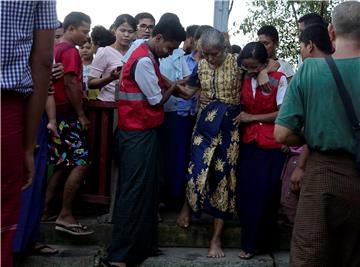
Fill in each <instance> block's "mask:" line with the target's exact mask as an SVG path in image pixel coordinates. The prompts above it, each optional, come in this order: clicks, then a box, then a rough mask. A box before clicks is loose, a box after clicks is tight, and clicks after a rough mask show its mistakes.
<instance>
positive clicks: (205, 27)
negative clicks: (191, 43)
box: [194, 25, 213, 41]
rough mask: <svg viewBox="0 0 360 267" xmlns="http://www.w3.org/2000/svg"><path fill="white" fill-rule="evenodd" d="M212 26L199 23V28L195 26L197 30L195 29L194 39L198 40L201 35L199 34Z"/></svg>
mask: <svg viewBox="0 0 360 267" xmlns="http://www.w3.org/2000/svg"><path fill="white" fill-rule="evenodd" d="M212 28H213V27H211V26H210V25H201V26H199V28H197V30H196V31H195V35H194V39H195V41H198V40H199V39H200V37H201V34H202V33H203V32H204V31H206V30H208V29H212Z"/></svg>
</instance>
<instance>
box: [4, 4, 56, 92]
mask: <svg viewBox="0 0 360 267" xmlns="http://www.w3.org/2000/svg"><path fill="white" fill-rule="evenodd" d="M0 27H1V41H0V47H1V49H0V52H1V65H0V69H1V91H14V92H17V93H21V94H23V95H28V94H30V93H31V92H32V78H31V69H30V65H29V57H30V52H31V47H32V44H33V31H34V30H45V29H56V28H57V27H58V20H57V15H56V1H55V0H48V1H1V24H0Z"/></svg>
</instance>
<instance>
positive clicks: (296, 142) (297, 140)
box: [274, 124, 305, 146]
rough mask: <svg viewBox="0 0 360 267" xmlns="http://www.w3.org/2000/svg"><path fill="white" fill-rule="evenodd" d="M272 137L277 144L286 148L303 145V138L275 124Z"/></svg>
mask: <svg viewBox="0 0 360 267" xmlns="http://www.w3.org/2000/svg"><path fill="white" fill-rule="evenodd" d="M274 137H275V139H276V141H277V142H278V143H280V144H284V145H287V146H302V145H304V144H305V140H304V137H302V136H300V135H297V134H295V133H294V132H293V131H292V130H290V129H289V128H286V127H284V126H281V125H279V124H275V130H274Z"/></svg>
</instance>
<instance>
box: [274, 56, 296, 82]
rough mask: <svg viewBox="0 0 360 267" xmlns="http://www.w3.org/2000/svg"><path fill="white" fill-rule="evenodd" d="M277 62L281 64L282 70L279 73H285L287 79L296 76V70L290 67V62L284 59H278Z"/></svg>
mask: <svg viewBox="0 0 360 267" xmlns="http://www.w3.org/2000/svg"><path fill="white" fill-rule="evenodd" d="M277 62H279V64H280V68H279V69H278V70H277V71H278V72H282V73H284V74H285V76H286V78H290V77H292V76H294V74H295V72H294V69H293V67H292V66H291V65H290V63H289V62H287V61H285V60H283V59H278V60H277Z"/></svg>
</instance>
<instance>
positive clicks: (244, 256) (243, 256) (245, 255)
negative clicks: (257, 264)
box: [239, 250, 255, 260]
mask: <svg viewBox="0 0 360 267" xmlns="http://www.w3.org/2000/svg"><path fill="white" fill-rule="evenodd" d="M254 256H255V253H249V252H245V251H244V250H240V253H239V258H240V259H242V260H250V259H251V258H253V257H254Z"/></svg>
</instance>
